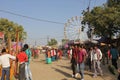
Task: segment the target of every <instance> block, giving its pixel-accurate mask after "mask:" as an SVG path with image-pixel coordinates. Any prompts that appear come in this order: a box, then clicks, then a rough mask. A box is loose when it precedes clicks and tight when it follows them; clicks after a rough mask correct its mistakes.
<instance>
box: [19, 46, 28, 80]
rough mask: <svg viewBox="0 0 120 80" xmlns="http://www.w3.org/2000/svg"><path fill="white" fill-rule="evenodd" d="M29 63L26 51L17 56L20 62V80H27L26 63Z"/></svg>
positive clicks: (23, 50)
mask: <svg viewBox="0 0 120 80" xmlns="http://www.w3.org/2000/svg"><path fill="white" fill-rule="evenodd" d="M26 61H28V57H27V54H26V53H25V49H24V48H22V50H21V51H20V52H19V54H18V55H17V62H19V64H20V65H19V77H18V78H19V80H25V62H26Z"/></svg>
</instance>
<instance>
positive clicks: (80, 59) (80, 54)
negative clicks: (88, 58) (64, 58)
mask: <svg viewBox="0 0 120 80" xmlns="http://www.w3.org/2000/svg"><path fill="white" fill-rule="evenodd" d="M85 55H86V50H81V51H79V53H78V63H82V62H83V61H84V56H85Z"/></svg>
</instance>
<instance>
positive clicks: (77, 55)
mask: <svg viewBox="0 0 120 80" xmlns="http://www.w3.org/2000/svg"><path fill="white" fill-rule="evenodd" d="M71 50H72V58H71V68H72V72H73V74H72V77H73V78H76V77H77V76H78V74H80V75H81V80H84V69H85V67H86V63H87V65H88V66H89V71H92V67H93V71H92V72H93V78H95V77H97V76H98V74H99V75H100V76H103V70H102V68H101V61H102V58H103V53H102V51H101V49H100V48H99V46H98V45H94V46H90V47H89V48H85V46H84V45H74V46H72V48H71ZM107 55H108V56H107V57H108V58H109V59H111V61H112V66H113V67H114V68H115V69H116V70H118V72H120V70H119V69H118V65H117V60H118V57H119V52H118V50H117V49H116V48H115V46H114V45H111V47H110V48H109V49H108V52H107ZM118 80H120V75H118Z"/></svg>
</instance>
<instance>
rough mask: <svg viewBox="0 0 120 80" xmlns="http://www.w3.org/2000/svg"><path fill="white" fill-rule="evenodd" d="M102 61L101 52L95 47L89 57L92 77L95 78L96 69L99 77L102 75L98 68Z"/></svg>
mask: <svg viewBox="0 0 120 80" xmlns="http://www.w3.org/2000/svg"><path fill="white" fill-rule="evenodd" d="M101 59H102V52H101V50H100V49H99V48H98V47H97V46H95V47H94V50H93V52H92V55H91V61H93V65H94V71H95V72H94V76H93V77H97V74H98V72H97V69H98V70H99V72H100V75H101V76H102V75H103V73H102V69H101V66H100V63H101V62H100V60H101Z"/></svg>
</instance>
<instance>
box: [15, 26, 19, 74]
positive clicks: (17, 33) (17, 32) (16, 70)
mask: <svg viewBox="0 0 120 80" xmlns="http://www.w3.org/2000/svg"><path fill="white" fill-rule="evenodd" d="M18 43H19V31H18V28H17V29H16V56H17V54H18V52H19V51H18ZM15 73H18V62H17V61H16V63H15ZM15 75H17V74H15Z"/></svg>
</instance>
